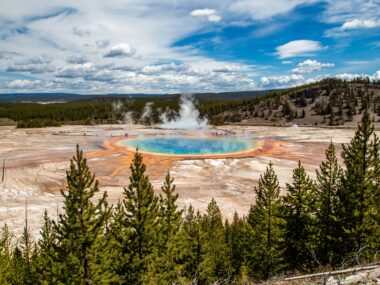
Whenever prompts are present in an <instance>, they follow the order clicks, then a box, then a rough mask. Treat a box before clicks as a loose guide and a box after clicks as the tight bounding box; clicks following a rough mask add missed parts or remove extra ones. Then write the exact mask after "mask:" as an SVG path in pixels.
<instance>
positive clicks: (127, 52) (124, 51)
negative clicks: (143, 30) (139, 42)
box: [104, 43, 136, 57]
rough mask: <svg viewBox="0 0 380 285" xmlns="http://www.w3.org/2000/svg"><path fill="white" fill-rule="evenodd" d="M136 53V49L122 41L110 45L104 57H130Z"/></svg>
mask: <svg viewBox="0 0 380 285" xmlns="http://www.w3.org/2000/svg"><path fill="white" fill-rule="evenodd" d="M135 54H136V49H134V48H133V47H131V46H130V45H129V44H127V43H122V44H118V45H115V46H113V47H111V49H110V50H109V51H108V52H107V53H106V54H105V55H104V57H130V56H133V55H135Z"/></svg>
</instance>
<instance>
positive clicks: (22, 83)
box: [8, 79, 35, 88]
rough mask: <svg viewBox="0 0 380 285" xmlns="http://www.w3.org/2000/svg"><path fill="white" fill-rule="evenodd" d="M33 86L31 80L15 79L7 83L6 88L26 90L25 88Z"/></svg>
mask: <svg viewBox="0 0 380 285" xmlns="http://www.w3.org/2000/svg"><path fill="white" fill-rule="evenodd" d="M34 84H35V82H34V81H31V80H26V79H16V80H13V81H10V82H9V83H8V87H11V88H26V87H31V86H33V85H34Z"/></svg>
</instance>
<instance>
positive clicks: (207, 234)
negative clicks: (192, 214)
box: [198, 199, 229, 284]
mask: <svg viewBox="0 0 380 285" xmlns="http://www.w3.org/2000/svg"><path fill="white" fill-rule="evenodd" d="M202 231H203V233H204V236H203V238H204V241H203V248H204V250H203V256H202V263H201V270H200V272H199V280H198V282H199V284H210V283H213V282H226V281H227V280H228V278H229V275H228V271H229V262H228V256H227V252H228V246H227V243H226V239H225V229H224V225H223V220H222V213H221V212H220V209H219V207H218V205H217V204H216V201H215V200H214V199H212V200H211V202H210V203H209V204H208V206H207V211H206V214H205V215H204V216H203V219H202Z"/></svg>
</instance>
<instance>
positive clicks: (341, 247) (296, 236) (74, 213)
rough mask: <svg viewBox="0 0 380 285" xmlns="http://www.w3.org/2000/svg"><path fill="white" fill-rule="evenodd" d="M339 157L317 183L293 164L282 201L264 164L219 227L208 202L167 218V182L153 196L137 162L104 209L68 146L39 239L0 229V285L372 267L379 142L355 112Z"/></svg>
mask: <svg viewBox="0 0 380 285" xmlns="http://www.w3.org/2000/svg"><path fill="white" fill-rule="evenodd" d="M342 158H343V162H344V167H343V168H342V167H341V166H340V165H339V163H338V160H337V157H336V154H335V148H334V145H333V144H332V143H331V144H330V145H329V146H328V148H327V150H326V159H325V161H323V162H322V164H321V165H320V167H319V169H318V170H317V179H316V181H314V180H312V179H311V178H310V177H309V176H308V175H307V174H306V172H305V169H304V167H303V166H302V164H301V163H300V162H299V163H298V166H297V167H296V168H295V169H294V171H293V178H292V181H291V182H290V183H288V184H286V194H285V195H283V196H281V195H280V187H279V181H278V178H277V176H276V173H275V171H274V169H273V164H272V163H269V165H268V167H267V169H266V171H265V172H264V173H263V174H262V175H261V176H260V179H259V182H258V186H257V187H255V188H254V190H255V193H256V201H255V203H253V202H254V201H252V203H253V204H252V206H251V208H250V210H249V213H248V215H247V216H239V215H238V214H237V213H235V214H234V216H233V219H232V220H226V221H225V222H224V221H223V218H222V213H221V211H220V209H219V207H218V205H217V203H216V201H215V200H214V199H212V200H211V202H210V203H209V205H208V207H207V210H206V212H205V213H204V214H201V213H200V212H199V211H197V210H196V209H194V208H193V207H192V206H189V208H188V209H187V210H186V211H185V212H183V211H182V210H180V209H178V206H177V199H178V194H176V193H175V185H174V184H173V179H172V178H171V177H170V175H169V173H168V174H167V176H166V178H165V181H164V183H163V186H162V188H161V190H162V191H161V194H160V195H156V194H155V193H154V191H153V187H152V184H151V183H150V181H149V178H148V176H147V175H146V174H145V171H146V166H145V165H144V163H143V160H142V156H141V154H140V153H138V152H137V153H136V155H135V157H134V160H133V162H132V164H131V166H130V170H131V174H130V178H129V184H128V185H127V186H126V187H125V188H124V192H123V197H122V199H121V200H120V201H119V203H118V204H117V205H115V206H110V205H108V203H107V194H106V192H103V193H102V192H101V191H100V189H99V183H98V181H97V180H96V179H95V176H94V175H93V174H91V172H90V169H89V168H88V166H87V161H86V158H85V157H84V156H83V153H82V151H80V150H79V148H77V152H76V155H75V157H73V159H72V160H71V163H70V167H69V169H68V170H67V188H66V189H65V190H62V191H61V194H62V196H63V198H64V207H63V209H62V213H61V214H59V216H58V217H57V218H56V219H52V218H50V217H49V216H48V214H47V213H46V212H45V215H44V223H43V225H42V228H41V230H40V234H41V238H40V239H39V240H38V241H33V240H32V238H31V236H30V233H29V228H28V225H27V221H26V224H25V228H24V232H23V234H22V236H21V238H20V239H18V240H15V239H14V238H13V236H12V233H11V231H10V230H9V228H8V227H7V226H5V227H4V228H3V230H2V233H1V236H0V283H1V284H5V285H6V284H190V283H191V284H216V283H217V284H222V283H223V284H247V282H251V281H261V280H267V279H272V278H276V276H280V275H283V274H294V273H296V272H300V273H301V272H312V271H313V270H316V269H317V268H319V267H326V266H327V267H329V268H341V267H346V266H350V265H352V264H354V263H357V262H371V261H373V260H375V259H376V258H377V253H378V251H379V249H380V236H379V235H380V141H379V138H378V137H377V136H376V134H375V132H374V126H373V124H372V122H371V120H370V117H369V114H368V112H367V111H366V110H365V111H364V113H363V118H362V122H361V124H360V125H359V126H358V129H357V131H356V133H355V136H354V138H353V139H352V140H351V143H349V144H344V145H343V151H342ZM95 195H96V197H99V198H97V200H96V199H95Z"/></svg>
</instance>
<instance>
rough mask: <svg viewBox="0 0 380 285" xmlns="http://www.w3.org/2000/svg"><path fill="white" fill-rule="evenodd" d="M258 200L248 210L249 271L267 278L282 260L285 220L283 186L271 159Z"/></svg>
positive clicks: (257, 192)
mask: <svg viewBox="0 0 380 285" xmlns="http://www.w3.org/2000/svg"><path fill="white" fill-rule="evenodd" d="M255 193H256V204H255V205H254V206H252V208H251V210H250V212H249V217H248V221H249V227H250V229H251V243H250V244H251V252H250V259H249V261H250V262H249V264H250V266H249V270H250V275H251V276H253V277H255V278H256V279H260V280H261V279H268V278H269V277H271V276H273V275H274V274H276V273H278V272H279V271H280V270H281V269H282V268H283V266H282V264H283V242H284V240H283V239H284V224H285V221H284V219H283V218H282V217H281V200H280V186H279V182H278V178H277V175H276V173H275V172H274V170H273V164H272V163H271V162H270V163H269V165H268V167H267V169H266V171H265V173H264V174H263V175H261V176H260V179H259V185H258V187H256V188H255Z"/></svg>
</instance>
